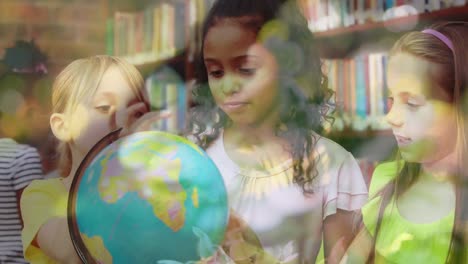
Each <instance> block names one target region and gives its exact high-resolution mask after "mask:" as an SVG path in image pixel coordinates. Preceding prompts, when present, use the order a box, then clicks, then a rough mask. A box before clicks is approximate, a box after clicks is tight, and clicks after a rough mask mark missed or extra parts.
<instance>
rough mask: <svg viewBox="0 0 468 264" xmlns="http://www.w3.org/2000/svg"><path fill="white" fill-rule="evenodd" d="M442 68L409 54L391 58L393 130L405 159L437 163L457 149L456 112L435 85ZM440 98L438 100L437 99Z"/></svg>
mask: <svg viewBox="0 0 468 264" xmlns="http://www.w3.org/2000/svg"><path fill="white" fill-rule="evenodd" d="M438 67H440V66H438V65H435V64H433V63H430V62H428V61H426V60H423V59H421V58H418V57H415V56H412V55H410V54H407V53H397V54H396V55H394V56H392V57H390V60H389V65H388V88H389V92H390V97H389V99H390V103H391V104H392V106H391V109H390V112H389V113H388V114H387V121H388V122H389V124H390V125H391V127H392V130H393V134H394V135H395V137H396V140H397V142H398V146H399V148H400V152H401V155H402V158H403V159H405V160H407V161H410V162H419V163H433V162H437V161H439V160H441V159H443V158H444V157H446V156H447V155H449V154H451V153H452V152H453V151H454V149H455V145H456V138H457V129H456V111H455V109H454V107H453V106H452V104H451V103H449V102H448V99H447V98H444V97H446V95H444V94H443V93H441V92H440V91H443V88H442V87H439V86H438V85H437V84H436V83H435V82H434V76H435V74H437V69H438ZM436 98H437V99H436Z"/></svg>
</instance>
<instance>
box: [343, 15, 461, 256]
mask: <svg viewBox="0 0 468 264" xmlns="http://www.w3.org/2000/svg"><path fill="white" fill-rule="evenodd" d="M467 48H468V23H466V22H443V23H437V24H434V25H432V26H430V27H429V28H428V29H425V30H423V31H422V32H410V33H407V34H405V35H404V36H402V37H401V38H400V39H399V40H398V41H397V42H396V43H395V44H394V46H393V48H392V49H391V51H390V54H389V55H390V56H389V62H388V76H387V77H388V78H387V80H388V81H387V86H388V90H389V100H390V102H389V103H390V104H391V108H390V111H389V113H388V114H387V116H386V119H387V121H388V123H389V124H390V125H391V127H392V130H393V134H394V136H395V138H396V141H397V143H398V148H399V151H398V155H397V159H396V160H395V161H393V162H388V163H383V164H381V165H379V166H378V167H377V168H376V169H375V171H374V175H373V177H372V182H371V185H370V190H369V197H370V201H369V202H368V204H367V205H365V206H364V207H363V209H362V216H363V217H362V219H363V221H362V225H361V226H362V228H361V230H360V232H359V234H358V235H357V236H356V238H355V240H354V241H353V242H352V244H351V246H350V248H349V249H348V252H347V254H346V255H345V257H344V258H343V259H342V261H341V263H435V264H438V263H468V260H467V251H468V249H467V244H466V240H467V232H466V230H467V228H468V225H467V218H468V209H467V208H468V206H467V202H468V195H467V188H468V187H467V174H468V170H467V168H466V165H465V164H466V163H467V162H466V150H467V148H466V134H465V126H466V121H465V118H464V115H465V112H466V102H465V101H466V96H465V90H466V86H467V85H468V70H467V62H468V49H467Z"/></svg>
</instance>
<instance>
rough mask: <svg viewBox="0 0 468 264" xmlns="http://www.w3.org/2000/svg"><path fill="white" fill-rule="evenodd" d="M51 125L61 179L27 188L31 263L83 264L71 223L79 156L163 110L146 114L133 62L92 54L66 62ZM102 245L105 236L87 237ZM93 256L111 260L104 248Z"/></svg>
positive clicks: (23, 203) (24, 202)
mask: <svg viewBox="0 0 468 264" xmlns="http://www.w3.org/2000/svg"><path fill="white" fill-rule="evenodd" d="M52 106H53V114H52V115H51V117H50V126H51V129H52V131H53V133H54V135H55V136H56V137H57V139H58V140H59V141H60V143H59V146H58V153H59V155H60V157H59V158H60V159H59V169H60V174H61V175H62V178H56V179H49V180H43V181H35V182H33V183H32V184H31V185H30V186H29V187H28V188H27V189H26V190H25V191H24V193H23V196H22V199H21V212H22V216H23V220H24V229H23V232H22V240H23V246H24V255H25V258H26V259H27V260H28V261H30V262H31V263H81V261H80V259H79V257H78V256H77V254H76V252H75V249H74V247H73V244H72V241H71V238H70V235H69V230H68V224H67V201H68V193H69V188H70V185H71V182H72V180H73V177H74V175H75V172H76V170H77V168H78V166H79V165H80V163H81V161H82V160H83V158H84V157H85V155H86V154H87V152H88V151H89V150H90V149H91V147H92V146H93V145H95V144H96V143H97V142H98V141H99V140H100V139H101V138H103V137H104V136H105V135H107V134H109V133H110V132H112V131H115V130H117V129H119V128H122V127H123V128H125V131H136V130H145V129H147V128H146V127H147V126H149V125H150V124H151V123H154V122H155V121H156V120H158V119H160V118H163V117H164V115H160V114H159V113H147V112H148V110H149V109H148V108H149V105H148V103H147V99H146V95H145V90H144V81H143V78H142V77H141V75H140V73H139V72H138V70H137V69H136V68H135V67H134V66H132V65H130V64H129V63H127V62H125V61H123V60H121V59H119V58H116V57H111V56H93V57H89V58H85V59H79V60H76V61H74V62H72V63H71V64H70V65H68V66H67V67H66V68H65V69H64V70H63V71H62V72H61V73H60V74H59V75H58V76H57V78H56V79H55V82H54V85H53V94H52ZM89 242H90V243H91V244H93V245H94V246H95V247H96V248H101V249H102V248H103V245H102V241H99V240H94V241H93V240H91V241H89ZM98 252H99V255H98V256H94V257H95V258H96V259H98V260H99V261H101V262H102V263H109V260H110V255H109V254H108V253H106V251H105V250H100V251H98Z"/></svg>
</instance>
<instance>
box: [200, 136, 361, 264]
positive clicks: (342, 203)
mask: <svg viewBox="0 0 468 264" xmlns="http://www.w3.org/2000/svg"><path fill="white" fill-rule="evenodd" d="M206 151H207V153H208V155H209V156H210V157H211V159H212V160H213V161H214V163H215V164H216V165H217V167H218V169H219V170H220V172H221V174H222V176H223V178H224V181H225V184H226V188H227V191H228V197H229V205H230V207H231V210H233V211H234V212H235V213H236V214H237V215H238V216H239V217H240V218H241V219H242V220H243V221H244V222H245V224H246V225H247V226H248V227H249V228H250V229H251V230H252V231H253V232H254V233H255V235H256V237H257V239H258V240H259V241H260V243H261V247H262V248H263V250H264V252H266V254H268V255H269V256H270V257H273V258H274V260H275V262H276V263H288V264H289V263H313V261H314V260H315V258H316V256H317V254H318V251H319V249H320V245H321V242H322V222H323V220H324V219H325V218H326V217H327V216H329V215H331V214H334V213H336V210H337V209H342V210H348V211H352V210H357V209H360V208H361V207H362V206H363V205H364V204H365V203H366V201H367V187H366V184H365V181H364V178H363V176H362V173H361V170H360V168H359V166H358V164H357V162H356V160H355V159H354V158H353V156H352V155H351V154H350V153H349V152H347V151H346V150H345V149H343V148H342V147H341V146H340V145H338V144H336V143H335V142H333V141H331V140H329V139H326V138H323V137H321V138H320V139H319V140H318V141H317V144H316V147H315V152H314V157H318V161H317V159H316V166H317V171H318V175H317V179H315V183H316V184H315V186H316V188H315V191H314V193H313V194H312V195H308V196H306V195H304V194H303V191H302V189H301V187H300V186H299V185H297V184H295V183H293V169H292V160H288V161H286V162H284V163H283V164H280V165H279V166H276V167H274V168H273V169H271V170H269V171H267V172H265V171H254V170H244V169H241V168H240V167H239V166H238V165H237V164H235V163H234V162H233V161H232V160H231V159H230V158H229V156H228V155H227V153H226V151H225V149H224V142H223V134H222V133H221V135H220V136H219V137H218V139H216V140H215V141H214V142H213V143H212V144H211V145H210V146H209V148H208V149H207V150H206ZM301 251H302V252H303V254H300V253H299V252H301ZM299 255H303V258H302V260H300V257H299Z"/></svg>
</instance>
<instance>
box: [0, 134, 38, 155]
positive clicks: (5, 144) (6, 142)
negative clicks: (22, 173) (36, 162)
mask: <svg viewBox="0 0 468 264" xmlns="http://www.w3.org/2000/svg"><path fill="white" fill-rule="evenodd" d="M0 153H1V155H2V157H4V158H11V159H12V160H16V159H27V158H30V157H39V154H38V152H37V150H36V149H35V148H34V147H31V146H29V145H25V144H19V143H17V142H16V141H14V140H12V139H9V138H2V139H0Z"/></svg>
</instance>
